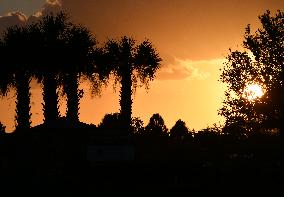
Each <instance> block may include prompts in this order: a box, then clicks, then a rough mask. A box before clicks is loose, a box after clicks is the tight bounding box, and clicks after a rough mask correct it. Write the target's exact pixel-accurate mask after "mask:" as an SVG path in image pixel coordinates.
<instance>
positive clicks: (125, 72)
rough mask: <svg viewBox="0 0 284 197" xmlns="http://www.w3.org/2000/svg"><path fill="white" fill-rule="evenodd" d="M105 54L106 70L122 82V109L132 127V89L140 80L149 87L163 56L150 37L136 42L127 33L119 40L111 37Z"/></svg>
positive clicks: (125, 124) (123, 116)
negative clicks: (157, 50)
mask: <svg viewBox="0 0 284 197" xmlns="http://www.w3.org/2000/svg"><path fill="white" fill-rule="evenodd" d="M103 54H104V56H103V57H104V60H105V64H106V67H105V69H104V73H112V74H113V75H114V76H115V79H116V83H117V82H120V83H121V90H120V108H121V109H120V113H121V116H122V117H121V118H122V122H123V125H124V126H125V128H126V129H127V130H130V125H131V114H132V99H131V96H132V93H133V91H135V90H136V87H137V85H138V82H139V81H140V82H141V84H142V85H145V87H146V88H148V87H149V82H150V81H151V80H153V79H154V77H155V73H156V71H157V69H158V68H159V67H160V62H161V58H160V57H159V55H158V53H157V52H156V50H155V49H154V48H153V46H152V44H151V42H149V41H148V40H145V41H143V42H142V43H140V44H139V45H136V41H135V40H134V39H132V38H128V37H126V36H124V37H122V38H121V40H119V41H116V40H109V41H108V42H107V43H106V44H105V47H104V49H103Z"/></svg>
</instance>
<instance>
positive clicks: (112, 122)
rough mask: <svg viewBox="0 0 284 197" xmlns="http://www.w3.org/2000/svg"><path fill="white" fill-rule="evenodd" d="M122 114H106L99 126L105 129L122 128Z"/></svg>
mask: <svg viewBox="0 0 284 197" xmlns="http://www.w3.org/2000/svg"><path fill="white" fill-rule="evenodd" d="M120 119H121V116H120V114H119V113H113V114H106V115H105V116H104V117H103V119H102V122H101V123H100V124H99V126H98V127H99V128H101V129H103V130H117V129H121V120H120Z"/></svg>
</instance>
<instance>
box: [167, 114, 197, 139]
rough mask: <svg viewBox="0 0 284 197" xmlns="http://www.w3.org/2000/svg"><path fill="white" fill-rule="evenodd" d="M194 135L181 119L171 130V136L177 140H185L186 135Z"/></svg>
mask: <svg viewBox="0 0 284 197" xmlns="http://www.w3.org/2000/svg"><path fill="white" fill-rule="evenodd" d="M190 136H191V137H192V135H191V134H190V133H189V130H188V128H187V126H186V124H185V122H184V121H182V120H181V119H179V120H178V121H176V123H175V125H174V126H173V127H172V128H171V130H170V137H171V138H172V139H175V140H183V139H185V138H186V137H190Z"/></svg>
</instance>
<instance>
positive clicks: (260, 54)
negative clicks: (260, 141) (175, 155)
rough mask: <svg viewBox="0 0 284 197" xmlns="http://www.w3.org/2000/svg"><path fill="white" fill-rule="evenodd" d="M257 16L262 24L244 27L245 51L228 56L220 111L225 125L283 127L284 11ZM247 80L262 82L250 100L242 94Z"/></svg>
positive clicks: (255, 127)
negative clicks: (259, 91) (259, 94)
mask: <svg viewBox="0 0 284 197" xmlns="http://www.w3.org/2000/svg"><path fill="white" fill-rule="evenodd" d="M259 20H260V22H261V25H262V27H261V28H260V29H258V30H257V31H256V32H255V33H251V28H250V26H249V25H248V26H247V28H246V32H245V37H244V42H243V46H244V48H245V49H246V51H245V52H240V51H230V54H229V55H228V57H227V63H226V64H225V66H224V68H223V69H222V74H221V76H220V80H221V81H222V82H224V83H226V84H227V86H228V90H227V91H226V92H225V96H226V98H225V101H224V106H223V108H221V109H220V111H219V113H220V114H221V115H223V116H224V117H225V118H226V121H227V122H226V124H227V126H230V125H242V127H243V129H244V130H256V129H259V128H279V129H281V130H283V128H284V125H283V122H284V116H283V112H284V106H283V99H284V94H283V92H284V91H283V88H284V87H283V82H284V45H283V43H284V34H283V31H284V13H283V12H281V11H278V12H277V13H276V15H275V16H271V15H270V11H266V13H264V14H263V15H261V16H259ZM249 52H251V54H252V55H251V54H250V53H249ZM248 84H259V85H260V86H262V87H263V89H264V90H265V93H264V95H263V96H262V97H260V98H256V99H253V100H251V101H250V100H248V99H246V98H245V97H244V96H243V94H244V89H245V88H246V86H247V85H248ZM233 127H235V126H233Z"/></svg>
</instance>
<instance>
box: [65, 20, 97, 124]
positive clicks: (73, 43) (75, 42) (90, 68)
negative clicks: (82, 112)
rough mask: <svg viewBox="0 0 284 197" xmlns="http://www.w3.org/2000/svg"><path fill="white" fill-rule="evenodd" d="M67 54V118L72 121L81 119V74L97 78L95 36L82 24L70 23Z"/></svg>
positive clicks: (67, 33) (66, 36) (91, 78)
mask: <svg viewBox="0 0 284 197" xmlns="http://www.w3.org/2000/svg"><path fill="white" fill-rule="evenodd" d="M65 39H66V48H65V52H64V53H65V56H64V59H66V65H65V66H64V68H63V72H62V74H60V76H62V79H63V87H64V92H65V93H66V95H67V119H68V120H69V121H70V122H71V123H77V122H78V121H79V101H80V98H81V97H82V96H83V90H79V79H80V76H84V77H86V78H88V79H90V80H91V81H92V82H93V81H94V80H95V79H94V77H95V75H94V73H95V67H94V50H95V44H96V41H95V38H94V37H93V36H92V34H91V32H90V31H89V30H88V29H87V28H86V27H83V26H81V25H74V24H70V27H69V28H68V30H67V31H66V35H65Z"/></svg>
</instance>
